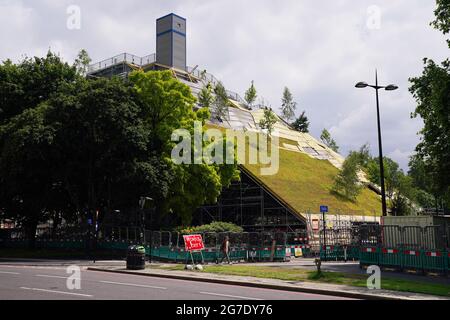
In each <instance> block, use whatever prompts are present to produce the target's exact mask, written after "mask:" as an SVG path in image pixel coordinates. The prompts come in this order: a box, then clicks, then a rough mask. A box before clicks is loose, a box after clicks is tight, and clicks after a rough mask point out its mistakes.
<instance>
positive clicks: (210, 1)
mask: <svg viewBox="0 0 450 320" xmlns="http://www.w3.org/2000/svg"><path fill="white" fill-rule="evenodd" d="M71 5H75V6H78V8H79V9H80V17H81V20H80V28H75V29H74V28H73V26H74V24H70V23H69V25H70V26H72V27H71V28H68V19H69V22H70V21H72V22H73V20H70V18H71V17H73V16H71V12H69V13H68V8H69V7H70V6H71ZM434 6H435V1H434V0H370V1H365V0H359V1H356V0H351V1H350V0H333V1H331V0H315V1H311V0H292V1H290V0H277V1H275V0H274V1H265V0H254V1H253V0H238V1H235V0H180V1H174V0H159V1H154V0H142V1H139V0H126V1H125V0H120V1H115V0H104V1H93V0H86V1H85V0H69V1H66V0H28V1H26V0H24V1H20V0H0V43H1V46H0V60H4V59H7V58H10V59H12V60H14V61H18V60H20V59H21V57H23V55H28V56H33V55H44V54H45V53H46V51H47V50H48V49H49V48H51V49H52V51H55V52H58V53H60V55H61V56H62V57H64V58H65V59H66V60H67V61H70V62H72V61H73V59H74V57H75V56H76V54H77V52H78V51H79V50H80V49H81V48H85V49H87V50H88V52H89V54H90V56H91V58H92V59H93V60H94V61H98V60H102V59H105V58H109V57H111V56H113V55H116V54H119V53H122V52H128V53H133V54H136V55H140V56H144V55H147V54H150V53H154V52H155V32H156V31H155V20H156V19H157V18H158V17H160V16H163V15H166V14H168V13H171V12H174V13H176V14H178V15H181V16H184V17H185V18H187V20H188V35H187V37H188V64H189V65H191V66H195V65H197V64H198V65H200V68H201V69H202V70H203V69H206V70H207V71H208V72H210V73H213V74H214V75H216V77H217V78H219V79H221V80H222V81H223V82H224V83H225V85H226V87H227V88H228V89H229V90H233V91H236V92H238V93H240V94H241V95H243V92H244V91H245V89H246V88H247V87H248V86H249V84H250V82H251V81H252V80H254V81H255V85H256V86H257V89H258V92H259V94H260V95H261V96H263V97H264V99H265V100H266V101H268V102H269V103H270V104H271V105H272V107H273V108H274V109H277V108H279V105H280V100H281V94H282V91H283V88H284V86H287V87H289V88H290V89H291V91H292V92H293V94H294V96H295V99H296V101H297V102H298V110H297V113H300V112H301V111H302V110H306V112H307V115H308V117H309V119H310V121H311V132H312V134H313V135H314V136H316V137H319V136H320V132H321V130H322V129H323V128H327V129H329V130H330V132H331V133H332V136H333V137H334V138H335V140H336V141H337V142H338V144H339V146H340V147H341V151H342V153H343V154H344V155H347V153H348V151H349V150H353V149H358V148H359V147H360V146H361V145H362V144H364V143H366V142H369V143H370V145H371V150H372V153H373V154H376V153H377V152H378V151H377V150H378V148H377V135H376V109H375V95H374V92H373V90H369V89H366V90H360V89H359V90H358V89H355V88H354V84H355V83H356V82H357V81H367V82H374V73H375V68H378V70H379V79H380V82H381V84H389V83H395V84H397V85H399V86H400V90H398V91H394V92H384V91H383V92H381V96H380V99H381V113H382V129H383V139H384V149H385V154H386V155H388V156H390V157H392V158H393V159H394V160H396V161H398V162H399V163H400V164H401V166H402V167H403V168H405V169H406V168H407V163H408V157H409V156H410V154H411V153H412V152H413V150H414V148H415V146H416V144H417V142H418V137H417V135H416V133H417V132H418V131H419V130H420V128H421V121H420V120H412V119H410V113H411V112H412V111H413V110H414V106H415V102H414V100H413V98H412V96H411V94H410V93H409V92H408V87H409V84H408V78H409V77H412V76H416V75H420V74H421V72H422V69H423V64H422V59H423V58H424V57H429V58H433V59H435V60H436V61H441V60H444V58H445V57H448V53H449V52H448V47H447V45H446V43H445V41H444V39H445V38H444V36H443V35H441V34H440V33H439V32H438V31H436V30H434V29H432V28H431V27H430V26H429V22H430V21H432V20H433V10H434ZM69 11H70V10H69Z"/></svg>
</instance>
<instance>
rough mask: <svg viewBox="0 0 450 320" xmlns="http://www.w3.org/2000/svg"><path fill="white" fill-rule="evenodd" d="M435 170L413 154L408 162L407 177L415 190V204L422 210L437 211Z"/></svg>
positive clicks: (437, 195)
mask: <svg viewBox="0 0 450 320" xmlns="http://www.w3.org/2000/svg"><path fill="white" fill-rule="evenodd" d="M436 174H437V173H436V169H435V168H434V167H433V166H432V163H429V162H425V161H424V160H423V159H422V157H420V156H419V155H417V154H415V155H413V156H411V158H410V161H409V171H408V176H409V177H411V179H412V183H413V185H414V187H415V188H416V189H417V192H416V195H417V198H416V200H417V202H418V203H419V205H420V206H422V207H423V208H436V210H438V209H439V205H440V204H439V202H440V201H439V200H440V192H439V187H438V185H437V183H436V182H437V177H436Z"/></svg>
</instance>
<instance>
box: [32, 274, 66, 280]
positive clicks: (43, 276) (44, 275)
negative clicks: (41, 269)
mask: <svg viewBox="0 0 450 320" xmlns="http://www.w3.org/2000/svg"><path fill="white" fill-rule="evenodd" d="M36 277H42V278H59V279H67V277H62V276H52V275H48V274H37V275H36Z"/></svg>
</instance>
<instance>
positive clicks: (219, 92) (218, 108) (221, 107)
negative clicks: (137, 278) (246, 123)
mask: <svg viewBox="0 0 450 320" xmlns="http://www.w3.org/2000/svg"><path fill="white" fill-rule="evenodd" d="M214 94H215V99H214V112H213V114H214V116H215V117H216V119H217V120H219V121H223V120H225V119H227V118H228V104H229V102H228V95H227V90H226V89H225V87H224V86H223V84H222V82H220V81H219V82H218V83H217V85H216V87H215V88H214Z"/></svg>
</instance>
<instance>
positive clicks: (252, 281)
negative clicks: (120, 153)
mask: <svg viewBox="0 0 450 320" xmlns="http://www.w3.org/2000/svg"><path fill="white" fill-rule="evenodd" d="M155 266H156V265H155ZM87 270H90V271H101V272H113V273H125V274H133V275H140V276H148V277H159V278H171V279H178V280H188V281H201V282H211V283H220V284H229V285H239V286H248V287H257V288H266V289H275V290H284V291H294V292H305V293H315V294H323V295H329V296H339V297H347V298H354V299H365V300H368V299H370V300H450V299H448V298H445V297H437V296H431V295H424V294H417V293H409V292H397V291H389V290H369V289H367V288H358V287H350V286H344V285H335V284H324V283H312V282H296V281H283V280H277V279H265V278H264V279H263V278H255V277H243V276H231V275H219V274H212V273H205V272H193V271H168V270H161V269H154V268H151V265H148V266H147V268H146V269H145V270H137V271H136V270H133V271H129V270H126V268H125V265H122V266H120V267H118V266H105V267H88V268H87Z"/></svg>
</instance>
